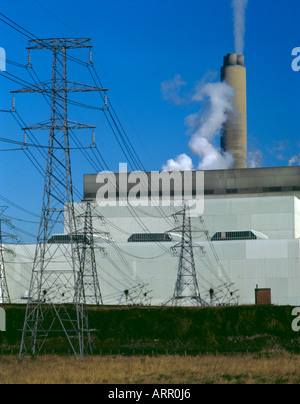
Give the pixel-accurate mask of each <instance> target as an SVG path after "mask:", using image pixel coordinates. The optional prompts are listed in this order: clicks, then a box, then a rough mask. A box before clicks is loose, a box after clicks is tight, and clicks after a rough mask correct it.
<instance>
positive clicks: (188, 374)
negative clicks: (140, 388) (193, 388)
mask: <svg viewBox="0 0 300 404" xmlns="http://www.w3.org/2000/svg"><path fill="white" fill-rule="evenodd" d="M44 383H47V384H53V383H54V384H79V383H80V384H152V383H153V384H207V383H210V384H276V383H277V384H279V383H286V384H287V383H290V384H298V383H300V355H296V354H290V353H287V352H285V351H275V352H271V353H270V352H269V353H260V354H235V355H230V356H225V355H220V354H219V355H203V356H196V357H191V356H187V357H185V356H171V355H169V356H168V355H163V356H158V357H149V356H131V357H124V356H121V355H117V356H94V357H86V358H85V359H84V360H83V361H81V360H77V359H76V358H75V357H72V356H70V357H68V356H55V355H45V356H40V357H38V358H37V359H36V360H31V359H30V358H25V359H24V360H23V361H22V362H21V363H19V362H18V360H17V358H16V356H10V355H8V356H0V384H44Z"/></svg>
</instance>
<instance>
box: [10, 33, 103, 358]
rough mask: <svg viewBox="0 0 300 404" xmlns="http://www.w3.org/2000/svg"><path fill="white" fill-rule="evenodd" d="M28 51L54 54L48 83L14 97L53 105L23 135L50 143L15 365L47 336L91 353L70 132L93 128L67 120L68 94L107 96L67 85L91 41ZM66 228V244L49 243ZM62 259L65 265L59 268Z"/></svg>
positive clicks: (41, 44)
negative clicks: (74, 58) (75, 58)
mask: <svg viewBox="0 0 300 404" xmlns="http://www.w3.org/2000/svg"><path fill="white" fill-rule="evenodd" d="M29 45H30V46H29V47H28V48H27V49H30V50H31V49H47V50H50V51H51V52H52V80H50V81H46V82H41V83H39V84H36V85H32V86H28V87H24V88H22V89H21V90H17V91H12V92H13V93H40V94H43V95H46V96H49V97H50V99H51V117H50V120H48V121H44V122H41V123H38V124H35V125H33V126H31V127H27V128H23V129H24V130H25V131H26V130H33V129H39V130H48V131H49V143H48V153H47V165H46V172H45V184H44V196H43V205H42V213H41V221H40V227H39V232H38V237H37V245H36V251H35V256H34V262H33V269H32V277H31V282H30V289H29V295H28V302H27V308H26V314H25V320H24V326H23V333H22V340H21V345H20V352H19V359H20V360H21V359H22V357H23V356H24V355H25V354H31V355H32V356H36V355H38V354H39V353H40V351H41V349H42V348H43V346H44V344H45V342H46V341H47V339H48V338H49V335H50V333H52V332H55V333H56V335H60V334H59V333H61V335H64V336H65V337H66V338H67V341H68V342H69V345H70V347H71V350H72V352H73V353H74V354H75V356H76V357H80V358H83V356H84V354H85V353H89V352H91V345H90V331H89V325H88V315H87V310H86V302H85V294H84V285H83V273H82V268H81V260H80V251H79V245H78V238H77V228H76V220H75V212H74V199H73V187H72V175H71V158H70V145H69V131H70V130H73V129H84V128H94V127H93V126H89V125H85V124H81V123H78V122H74V121H70V120H69V119H68V93H71V92H83V91H105V90H104V89H103V88H98V87H94V86H90V85H86V84H81V83H76V82H74V81H69V80H68V79H67V60H68V55H67V50H70V49H79V48H91V47H92V46H91V45H90V40H89V39H84V38H79V39H76V38H75V39H74V38H52V39H43V40H42V39H37V40H32V41H29ZM63 222H64V224H65V228H64V231H65V233H66V234H67V235H68V242H67V243H65V244H62V243H56V244H53V243H49V240H50V238H51V235H52V234H53V232H55V229H56V228H57V225H60V224H61V223H63ZM62 257H64V259H65V261H67V263H63V264H62V263H61V259H62Z"/></svg>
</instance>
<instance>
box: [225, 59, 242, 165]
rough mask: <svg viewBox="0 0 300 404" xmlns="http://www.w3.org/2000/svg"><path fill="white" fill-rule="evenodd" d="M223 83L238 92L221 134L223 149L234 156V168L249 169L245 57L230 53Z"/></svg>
mask: <svg viewBox="0 0 300 404" xmlns="http://www.w3.org/2000/svg"><path fill="white" fill-rule="evenodd" d="M221 81H226V83H227V84H228V85H229V86H231V87H233V88H234V89H235V91H236V93H235V97H234V100H233V107H234V111H233V112H229V113H228V117H227V120H226V123H225V125H224V127H223V129H222V132H221V148H222V150H223V151H228V152H230V153H231V154H232V155H233V157H234V166H233V168H247V103H246V68H245V65H244V56H243V55H238V54H236V53H228V55H227V56H225V57H224V66H223V67H222V68H221Z"/></svg>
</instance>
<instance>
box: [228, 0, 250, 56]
mask: <svg viewBox="0 0 300 404" xmlns="http://www.w3.org/2000/svg"><path fill="white" fill-rule="evenodd" d="M247 4H248V0H232V3H231V7H232V8H233V21H234V42H235V52H236V53H238V54H243V53H244V37H245V31H246V24H245V14H246V7H247Z"/></svg>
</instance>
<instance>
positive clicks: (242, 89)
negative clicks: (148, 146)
mask: <svg viewBox="0 0 300 404" xmlns="http://www.w3.org/2000/svg"><path fill="white" fill-rule="evenodd" d="M221 80H225V81H226V82H227V83H228V84H229V85H230V86H232V87H234V88H235V90H236V95H235V100H234V107H235V108H234V111H233V112H232V113H230V114H229V116H228V119H227V122H226V125H225V126H224V127H223V129H222V133H221V147H222V149H223V150H224V151H227V152H230V153H231V154H232V155H233V156H234V160H235V166H234V168H233V169H231V170H211V171H205V172H204V184H203V189H202V195H200V196H199V194H198V189H197V184H196V183H195V181H194V176H195V172H194V171H190V172H187V173H183V172H180V173H179V174H180V175H181V176H182V180H183V181H182V183H179V184H176V183H175V182H174V183H173V182H170V184H171V185H170V190H169V191H170V198H169V201H166V197H162V198H160V201H161V203H160V204H159V205H158V206H153V205H152V204H151V203H150V201H151V193H150V190H149V188H148V185H146V186H145V187H144V188H143V190H144V191H141V190H140V189H139V195H138V197H139V199H140V202H144V203H139V204H136V205H134V204H133V203H131V202H132V201H133V199H134V198H132V200H131V198H130V191H132V190H133V188H134V185H136V184H137V183H136V184H135V183H134V184H133V187H132V188H131V189H130V188H129V189H126V191H124V192H123V194H122V192H121V190H120V178H121V177H120V175H121V174H119V175H118V176H116V178H117V180H118V187H117V192H116V194H115V197H116V199H117V203H116V204H115V205H114V204H113V203H112V202H113V201H112V200H107V202H108V203H107V204H105V203H102V204H101V203H99V202H101V197H99V189H100V188H101V184H103V183H105V174H102V175H103V178H102V179H101V178H100V177H99V175H98V174H87V175H85V176H84V198H83V201H81V202H78V203H75V212H76V215H77V220H78V223H77V228H78V229H82V226H83V223H82V215H83V213H84V210H85V204H86V203H87V202H89V203H91V205H92V207H93V209H92V211H93V226H94V243H95V254H96V262H97V272H98V277H99V283H100V288H101V293H102V298H103V303H104V304H152V305H162V304H164V303H166V302H167V301H168V300H169V299H170V298H171V297H172V295H173V292H174V288H175V283H176V278H177V272H178V261H179V257H178V251H176V249H174V247H175V246H176V245H177V244H178V242H179V241H180V237H181V235H180V233H178V232H173V231H172V230H173V229H174V228H176V227H177V228H178V226H180V223H178V222H177V223H176V222H175V216H174V213H176V211H179V210H180V209H181V207H180V206H176V207H174V206H173V205H172V203H171V204H170V203H163V202H164V198H165V202H170V200H171V201H173V202H174V200H176V199H177V198H178V199H180V198H182V195H183V191H187V193H188V194H189V196H190V200H195V198H196V199H197V198H199V199H201V198H202V196H203V198H204V199H203V200H204V205H203V212H202V213H201V215H198V216H196V217H193V218H192V226H193V230H194V231H193V243H194V257H195V266H196V272H197V279H198V284H199V289H200V293H201V297H202V298H203V299H205V300H206V301H209V299H210V297H211V291H212V290H213V291H215V292H216V293H217V291H220V290H221V289H219V288H220V285H222V282H227V283H228V282H230V283H231V284H232V285H233V287H234V290H235V291H236V293H237V294H238V296H239V304H255V302H257V301H258V299H257V292H258V291H259V290H260V289H262V290H263V291H264V292H265V291H269V292H270V293H268V294H267V296H270V299H271V300H270V301H271V303H273V304H278V305H293V306H294V305H300V167H274V168H256V169H249V168H247V121H246V119H247V118H246V115H247V114H246V70H245V66H244V58H243V56H242V55H236V54H228V55H227V56H226V57H225V58H224V66H223V67H222V70H221ZM144 174H145V173H144ZM129 175H130V174H127V173H126V174H124V173H123V176H125V178H126V180H127V179H128V176H129ZM146 175H147V176H148V177H149V175H150V173H148V174H146ZM167 175H168V173H165V176H167ZM184 179H186V183H185V182H184V181H185V180H184ZM187 184H189V185H187ZM184 185H185V186H184ZM183 188H184V189H183ZM157 192H158V196H159V197H161V196H162V194H161V192H160V190H159V189H158V190H157ZM133 194H134V193H132V195H133ZM136 196H137V195H136V193H135V197H136ZM185 196H187V195H185ZM99 198H100V199H99ZM108 199H109V198H108ZM124 201H126V203H124ZM102 202H104V200H103V198H102ZM120 202H122V203H120ZM170 205H171V206H170ZM79 233H80V230H79ZM48 242H49V243H52V244H53V249H54V254H53V261H54V262H56V263H59V265H60V268H64V266H65V267H67V263H66V262H65V260H64V257H62V256H57V255H56V254H55V243H66V244H67V243H68V229H61V234H57V235H53V236H52V238H51V239H50V240H48ZM34 253H35V245H11V246H8V249H7V250H6V252H5V262H6V277H7V283H8V286H9V290H10V296H11V300H12V302H17V303H22V302H23V303H26V300H27V299H28V290H29V283H30V279H31V271H32V262H33V257H34ZM220 263H221V265H220ZM58 286H59V285H58ZM265 301H266V300H264V302H265ZM267 301H268V300H267Z"/></svg>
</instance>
